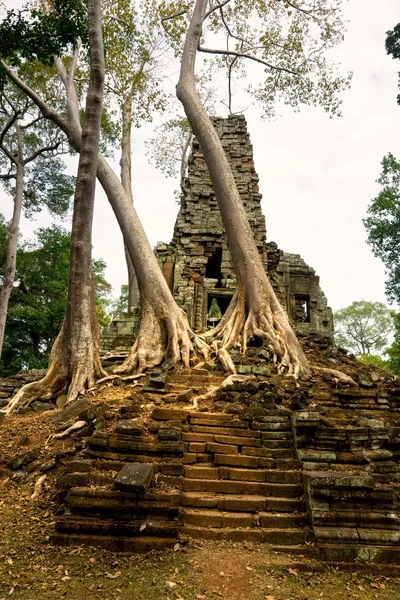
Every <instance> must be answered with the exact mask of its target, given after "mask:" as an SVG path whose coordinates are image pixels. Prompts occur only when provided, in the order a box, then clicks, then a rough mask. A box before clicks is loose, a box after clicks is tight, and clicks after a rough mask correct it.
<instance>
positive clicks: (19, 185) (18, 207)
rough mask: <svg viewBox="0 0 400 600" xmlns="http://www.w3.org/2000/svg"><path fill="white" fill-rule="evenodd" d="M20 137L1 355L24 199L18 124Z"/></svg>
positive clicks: (0, 297)
mask: <svg viewBox="0 0 400 600" xmlns="http://www.w3.org/2000/svg"><path fill="white" fill-rule="evenodd" d="M16 132H17V139H18V147H19V150H18V154H19V157H18V160H17V162H16V178H15V196H14V210H13V215H12V220H11V226H10V234H9V237H8V246H7V257H6V265H5V272H4V279H3V285H2V286H1V289H0V356H1V353H2V350H3V343H4V332H5V328H6V321H7V312H8V302H9V300H10V295H11V292H12V288H13V285H14V279H15V269H16V265H17V246H18V231H19V223H20V220H21V211H22V199H23V193H24V163H23V160H22V147H21V146H22V142H21V132H20V130H19V128H18V126H16Z"/></svg>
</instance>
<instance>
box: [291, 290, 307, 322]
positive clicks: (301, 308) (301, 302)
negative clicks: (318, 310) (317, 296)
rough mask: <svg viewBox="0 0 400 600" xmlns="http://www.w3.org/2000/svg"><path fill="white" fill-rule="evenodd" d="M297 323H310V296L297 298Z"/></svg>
mask: <svg viewBox="0 0 400 600" xmlns="http://www.w3.org/2000/svg"><path fill="white" fill-rule="evenodd" d="M294 299H295V311H294V316H295V321H296V323H309V322H310V299H309V297H308V296H295V297H294Z"/></svg>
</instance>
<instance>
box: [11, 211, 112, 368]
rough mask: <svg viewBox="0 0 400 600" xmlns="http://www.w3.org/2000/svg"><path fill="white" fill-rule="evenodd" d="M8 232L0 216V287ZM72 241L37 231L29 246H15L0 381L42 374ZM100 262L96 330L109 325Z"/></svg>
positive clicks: (58, 231) (60, 308)
mask: <svg viewBox="0 0 400 600" xmlns="http://www.w3.org/2000/svg"><path fill="white" fill-rule="evenodd" d="M7 236H8V227H7V224H6V223H5V221H4V219H3V217H2V216H1V215H0V281H1V272H2V268H3V267H4V257H5V252H6V245H7ZM70 243H71V236H70V234H69V232H67V231H66V230H65V229H63V228H62V227H60V226H59V225H55V224H54V225H52V226H51V227H47V228H40V229H38V231H36V236H35V239H34V240H30V241H25V242H22V243H20V247H19V249H18V257H17V271H16V281H15V285H14V287H13V290H12V293H11V297H10V303H9V314H8V320H7V326H6V330H5V338H4V349H3V354H2V357H1V360H0V376H1V377H3V376H6V375H11V374H13V373H16V372H17V371H19V370H21V369H36V368H38V369H44V368H46V367H47V364H48V359H49V355H50V350H51V347H52V344H53V342H54V340H55V339H56V337H57V334H58V332H59V330H60V327H61V324H62V322H63V318H64V315H65V309H66V301H67V291H68V273H69V257H70ZM105 267H106V265H105V262H104V261H103V260H101V259H98V260H94V261H93V271H94V281H95V289H96V312H97V318H98V321H99V325H100V326H101V327H103V326H106V325H107V324H108V323H109V319H110V317H109V313H110V309H111V304H112V303H111V286H110V284H109V283H108V282H107V281H106V279H105V275H104V274H105Z"/></svg>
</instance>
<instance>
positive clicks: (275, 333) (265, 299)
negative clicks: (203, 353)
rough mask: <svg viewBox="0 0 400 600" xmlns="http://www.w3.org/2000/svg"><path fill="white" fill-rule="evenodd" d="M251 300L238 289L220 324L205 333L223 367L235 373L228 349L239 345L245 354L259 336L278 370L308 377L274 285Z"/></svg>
mask: <svg viewBox="0 0 400 600" xmlns="http://www.w3.org/2000/svg"><path fill="white" fill-rule="evenodd" d="M269 291H271V292H272V293H271V294H270V293H269ZM252 300H253V302H251V299H250V302H246V294H245V293H244V291H243V290H241V289H240V288H238V290H237V291H236V293H235V295H234V296H233V298H232V301H231V303H230V305H229V307H228V310H227V311H226V313H225V314H224V316H223V317H222V319H221V321H220V323H219V324H218V325H217V327H215V328H214V329H213V330H211V331H210V332H207V333H206V334H205V335H204V338H205V339H206V341H208V342H212V347H213V348H214V349H215V350H216V352H217V354H218V356H219V358H220V360H221V362H222V364H223V366H224V368H225V369H227V370H229V371H231V372H232V373H235V367H234V364H233V361H232V359H231V357H230V356H229V350H230V349H231V348H233V347H235V346H240V348H241V352H242V354H246V351H247V346H248V343H249V341H250V340H251V339H255V338H258V339H260V340H262V341H263V342H264V345H265V347H266V348H267V349H268V350H269V352H270V353H271V355H272V357H273V362H274V363H277V369H278V372H279V373H286V374H288V375H294V376H295V377H296V378H297V377H302V378H305V379H306V378H308V377H309V376H310V368H309V365H308V362H307V359H306V357H305V356H304V353H303V350H302V349H301V346H300V344H299V342H298V340H297V338H296V336H295V334H294V332H293V330H292V328H291V326H290V324H289V321H288V318H287V315H286V312H285V311H284V310H283V308H282V306H281V305H280V304H279V302H278V300H277V299H276V296H275V294H274V292H273V291H272V288H271V286H270V285H268V286H267V287H266V288H265V287H264V288H262V289H260V290H259V292H258V294H254V295H253V298H252ZM249 304H250V306H248V305H249Z"/></svg>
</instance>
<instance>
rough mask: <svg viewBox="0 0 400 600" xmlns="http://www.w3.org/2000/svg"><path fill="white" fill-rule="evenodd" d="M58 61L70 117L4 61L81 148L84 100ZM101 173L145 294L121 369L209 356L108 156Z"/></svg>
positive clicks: (99, 169)
mask: <svg viewBox="0 0 400 600" xmlns="http://www.w3.org/2000/svg"><path fill="white" fill-rule="evenodd" d="M57 62H58V65H57V66H58V68H59V72H60V76H61V78H62V80H63V82H64V85H65V87H66V89H67V91H68V93H67V101H68V110H67V119H64V118H63V117H61V115H59V114H58V113H57V112H55V111H54V110H52V109H51V108H50V107H49V106H48V105H47V104H46V103H45V102H44V101H43V100H42V99H41V98H40V96H39V95H38V94H36V93H35V92H34V91H33V90H31V89H30V88H29V86H27V85H26V84H25V83H24V82H23V81H22V80H21V79H19V78H18V76H17V75H16V74H15V73H14V72H13V70H12V69H10V67H8V65H7V64H5V63H4V62H3V63H2V64H3V66H4V68H5V70H6V72H7V75H8V76H9V78H10V79H11V80H12V81H13V82H14V83H15V84H16V85H17V86H18V87H19V88H20V89H21V90H22V91H23V92H25V93H26V94H27V95H28V96H29V97H30V98H31V99H32V100H33V101H34V102H35V103H36V104H37V106H38V107H39V108H40V110H41V112H42V114H43V116H44V117H45V118H48V119H51V120H53V121H54V122H55V123H56V124H57V125H58V126H59V127H60V128H61V129H62V130H63V131H64V132H65V133H66V135H67V136H68V139H69V142H70V144H71V146H72V147H73V148H74V149H75V150H76V151H77V152H79V151H80V147H81V135H80V123H79V104H78V99H77V96H76V92H75V90H74V89H73V86H72V85H70V81H71V78H70V77H67V74H66V73H65V70H64V69H63V67H62V64H60V61H57ZM70 73H72V71H70ZM97 177H98V179H99V181H100V183H101V185H102V187H103V189H104V191H105V192H106V194H107V197H108V200H109V202H110V204H111V207H112V209H113V211H114V214H115V216H116V218H117V221H118V224H119V226H120V228H121V231H122V234H123V236H124V240H125V242H126V244H127V247H128V251H129V254H130V256H131V259H132V262H133V264H134V265H135V270H136V276H137V280H138V285H139V291H140V297H141V298H143V306H142V307H141V308H142V315H141V323H140V330H139V334H138V338H137V340H136V342H135V344H134V346H133V347H132V349H131V352H130V354H129V356H128V357H127V360H126V361H125V363H124V364H123V365H121V367H120V368H119V371H120V372H123V373H130V372H133V371H143V370H145V369H146V368H151V367H153V366H156V365H158V364H161V363H163V362H164V361H165V362H166V363H167V364H168V365H172V364H175V363H177V362H180V361H182V362H183V363H184V364H185V365H188V364H189V357H190V355H191V354H193V355H195V354H197V352H198V351H199V352H200V353H201V354H202V356H203V357H204V358H205V357H207V356H208V354H209V347H208V345H207V344H206V343H205V342H204V341H203V340H201V339H200V338H199V337H198V336H196V335H195V334H194V333H193V332H192V330H191V329H190V327H189V323H188V320H187V316H186V314H185V313H184V311H182V310H181V309H180V308H179V307H178V305H177V304H176V302H175V300H174V299H173V297H172V294H171V292H170V290H169V287H168V285H167V283H166V281H165V279H164V276H163V274H162V273H161V270H160V268H159V265H158V262H157V259H156V257H155V255H154V252H153V250H152V248H151V246H150V243H149V241H148V239H147V237H146V235H145V232H144V230H143V227H142V225H141V223H140V221H139V218H138V216H137V214H136V211H135V208H134V206H133V204H132V202H131V201H130V199H129V198H128V196H127V194H126V192H125V190H124V188H123V186H122V184H121V181H120V180H119V179H118V177H117V176H116V174H115V173H114V171H113V169H112V168H111V167H110V165H109V164H108V163H107V161H106V160H105V159H104V158H103V157H102V156H99V161H98V166H97ZM153 328H155V330H154V329H153Z"/></svg>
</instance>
